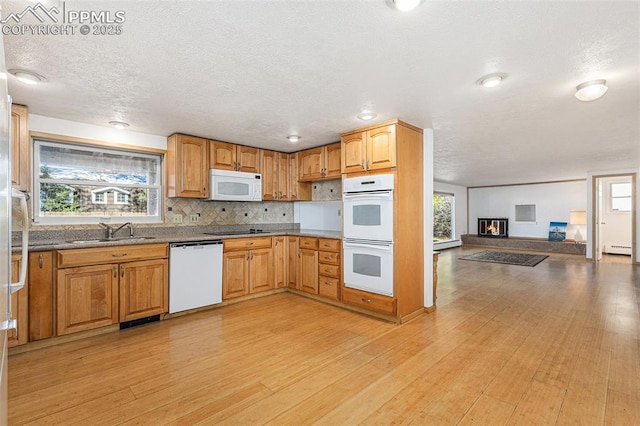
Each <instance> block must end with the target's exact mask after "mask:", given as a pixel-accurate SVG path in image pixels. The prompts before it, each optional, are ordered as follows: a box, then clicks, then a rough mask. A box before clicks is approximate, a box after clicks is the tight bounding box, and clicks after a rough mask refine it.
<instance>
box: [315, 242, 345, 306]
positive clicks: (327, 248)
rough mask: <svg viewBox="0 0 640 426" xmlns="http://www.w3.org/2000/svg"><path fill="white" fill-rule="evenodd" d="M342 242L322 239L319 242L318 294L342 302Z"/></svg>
mask: <svg viewBox="0 0 640 426" xmlns="http://www.w3.org/2000/svg"><path fill="white" fill-rule="evenodd" d="M340 258H341V256H340V240H336V239H332V238H320V239H319V240H318V294H320V296H324V297H328V298H330V299H335V300H340V278H341V277H342V270H341V267H340V266H341V260H340Z"/></svg>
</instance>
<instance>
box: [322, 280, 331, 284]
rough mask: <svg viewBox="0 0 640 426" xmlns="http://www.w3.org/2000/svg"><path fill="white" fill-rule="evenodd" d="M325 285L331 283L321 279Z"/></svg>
mask: <svg viewBox="0 0 640 426" xmlns="http://www.w3.org/2000/svg"><path fill="white" fill-rule="evenodd" d="M322 282H323V283H324V284H325V285H331V283H330V282H329V281H322Z"/></svg>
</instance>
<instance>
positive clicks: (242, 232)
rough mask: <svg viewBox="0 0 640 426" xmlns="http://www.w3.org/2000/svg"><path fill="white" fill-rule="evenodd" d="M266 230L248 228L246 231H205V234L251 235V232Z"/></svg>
mask: <svg viewBox="0 0 640 426" xmlns="http://www.w3.org/2000/svg"><path fill="white" fill-rule="evenodd" d="M267 232H268V231H263V230H262V229H253V228H251V229H249V230H248V231H220V232H205V233H204V234H205V235H251V234H264V233H267Z"/></svg>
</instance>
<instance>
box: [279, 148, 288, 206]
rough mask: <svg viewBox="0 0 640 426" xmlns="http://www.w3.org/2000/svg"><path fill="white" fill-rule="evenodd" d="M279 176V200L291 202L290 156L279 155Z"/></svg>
mask: <svg viewBox="0 0 640 426" xmlns="http://www.w3.org/2000/svg"><path fill="white" fill-rule="evenodd" d="M278 157H279V161H278V163H279V166H278V170H279V174H278V199H279V200H282V201H289V200H291V196H290V191H291V188H290V179H289V154H282V153H280V154H278Z"/></svg>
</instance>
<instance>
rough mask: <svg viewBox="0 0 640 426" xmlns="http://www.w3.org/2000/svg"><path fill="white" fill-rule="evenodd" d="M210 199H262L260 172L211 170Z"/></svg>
mask: <svg viewBox="0 0 640 426" xmlns="http://www.w3.org/2000/svg"><path fill="white" fill-rule="evenodd" d="M209 200H212V201H214V200H215V201H262V175H261V174H260V173H246V172H234V171H231V170H218V169H211V170H209Z"/></svg>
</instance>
